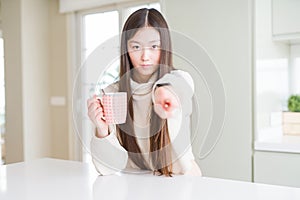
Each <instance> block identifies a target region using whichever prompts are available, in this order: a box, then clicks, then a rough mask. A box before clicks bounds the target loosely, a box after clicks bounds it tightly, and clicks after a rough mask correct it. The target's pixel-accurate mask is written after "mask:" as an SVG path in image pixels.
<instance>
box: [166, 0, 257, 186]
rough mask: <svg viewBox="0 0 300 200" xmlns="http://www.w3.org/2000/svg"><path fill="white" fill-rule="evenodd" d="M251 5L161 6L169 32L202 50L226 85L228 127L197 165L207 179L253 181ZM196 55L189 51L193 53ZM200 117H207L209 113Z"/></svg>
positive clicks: (243, 0)
mask: <svg viewBox="0 0 300 200" xmlns="http://www.w3.org/2000/svg"><path fill="white" fill-rule="evenodd" d="M251 2H252V1H251V0H228V1H218V0H211V1H204V0H189V1H173V0H164V1H163V10H165V12H166V17H167V20H168V22H169V24H170V27H171V28H172V29H175V30H177V31H180V32H182V33H185V34H187V35H188V36H190V37H191V38H193V39H194V40H195V41H196V42H198V43H200V44H202V45H203V46H204V47H205V48H206V50H207V51H208V53H209V54H210V56H211V58H212V59H213V60H214V62H215V63H216V65H217V67H218V69H219V71H220V73H221V76H222V78H223V81H224V87H225V91H226V112H227V113H226V120H225V126H224V130H223V133H222V136H221V138H220V140H219V142H218V143H217V145H216V146H215V148H214V150H213V151H212V153H211V154H210V155H209V156H207V157H206V158H205V159H202V160H199V159H198V160H197V161H198V163H199V165H200V167H201V169H202V171H203V174H204V176H213V177H221V178H229V179H239V180H247V181H250V180H251V178H252V168H251V164H252V163H251V159H252V157H251V156H252V148H251V147H252V146H251V144H252V28H251V23H252V22H251V17H252V5H251V4H252V3H251ZM193 52H195V51H194V50H193V49H191V51H190V53H193ZM196 87H197V86H196ZM214 101H218V99H214ZM201 103H202V104H207V105H209V104H210V102H201ZM200 115H207V113H206V110H203V111H202V112H201V113H200ZM199 123H201V122H199ZM199 142H201V141H198V142H196V143H194V144H193V145H194V149H197V145H199ZM195 153H196V154H197V152H195Z"/></svg>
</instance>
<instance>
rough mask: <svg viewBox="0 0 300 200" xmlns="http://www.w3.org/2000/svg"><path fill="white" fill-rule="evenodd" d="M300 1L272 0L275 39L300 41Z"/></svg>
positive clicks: (292, 41)
mask: <svg viewBox="0 0 300 200" xmlns="http://www.w3.org/2000/svg"><path fill="white" fill-rule="evenodd" d="M299 10H300V1H299V0H284V1H282V0H273V1H272V32H273V39H274V40H278V41H290V42H291V43H299V42H300V20H299V19H300V12H299Z"/></svg>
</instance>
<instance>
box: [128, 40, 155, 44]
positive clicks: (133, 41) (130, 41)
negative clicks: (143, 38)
mask: <svg viewBox="0 0 300 200" xmlns="http://www.w3.org/2000/svg"><path fill="white" fill-rule="evenodd" d="M128 42H129V43H138V44H140V42H139V41H136V40H129V41H128ZM153 42H160V40H151V41H149V43H153Z"/></svg>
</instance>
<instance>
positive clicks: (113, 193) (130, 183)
mask: <svg viewBox="0 0 300 200" xmlns="http://www.w3.org/2000/svg"><path fill="white" fill-rule="evenodd" d="M0 199H1V200H8V199H9V200H11V199H13V200H17V199H30V200H35V199H42V200H47V199H52V200H58V199H66V200H68V199H70V200H76V199H84V200H89V199H92V200H95V199H97V200H100V199H101V200H102V199H121V200H123V199H130V200H131V199H133V200H134V199H138V200H144V199H151V200H156V199H171V200H174V199H200V200H201V199H202V200H211V199H214V200H215V199H222V200H223V199H230V200H247V199H249V200H250V199H251V200H256V199H261V200H279V199H281V200H299V199H300V188H292V187H283V186H273V185H265V184H257V183H249V182H242V181H232V180H224V179H216V178H207V177H193V176H175V177H172V178H166V177H162V176H160V177H159V176H153V175H152V174H138V175H137V174H123V173H119V174H117V175H111V176H98V175H97V173H96V172H95V170H94V169H93V168H91V167H90V166H89V165H88V164H84V163H80V162H74V161H65V160H56V159H49V158H44V159H40V160H35V161H30V162H23V163H16V164H10V165H6V166H1V167H0Z"/></svg>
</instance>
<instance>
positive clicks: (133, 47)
mask: <svg viewBox="0 0 300 200" xmlns="http://www.w3.org/2000/svg"><path fill="white" fill-rule="evenodd" d="M140 48H141V47H140V46H139V45H132V46H131V49H132V50H134V51H137V50H140Z"/></svg>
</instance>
